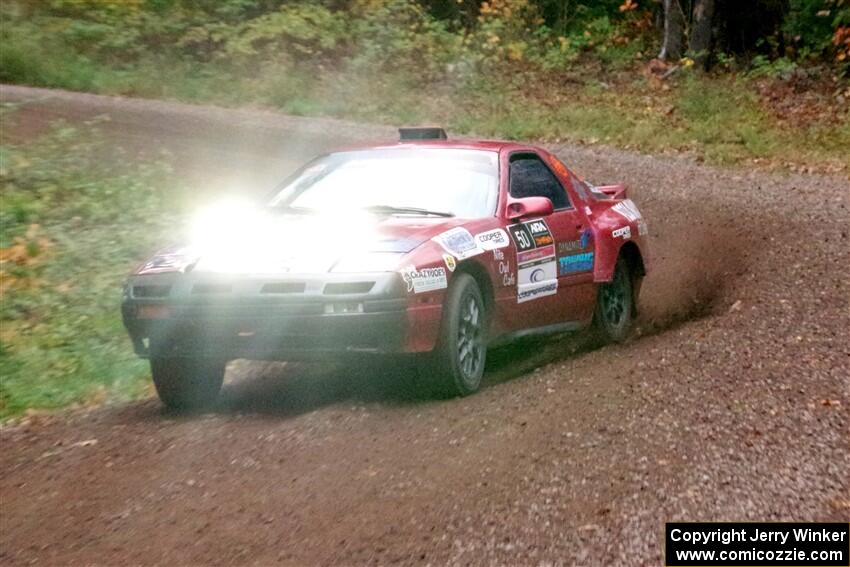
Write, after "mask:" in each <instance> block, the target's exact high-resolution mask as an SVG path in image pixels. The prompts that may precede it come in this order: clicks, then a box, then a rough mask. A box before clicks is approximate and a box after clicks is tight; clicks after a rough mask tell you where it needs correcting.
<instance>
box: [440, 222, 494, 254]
mask: <svg viewBox="0 0 850 567" xmlns="http://www.w3.org/2000/svg"><path fill="white" fill-rule="evenodd" d="M434 240H435V241H436V242H437V243H439V244H440V246H442V247H443V248H445V249H446V252H449V253H450V254H453V255H454V256H456V257H457V258H458V259H460V260H465V259H466V258H470V257H472V256H475V255H476V254H481V253H482V252H483V251H484V250H483V249H481V248H480V247H479V246H478V244H477V243H476V240H475V238H474V237H473V236H472V234H471V233H470V232H469V231H468V230H466V229H465V228H463V227H462V226H458V227H455V228H453V229H451V230H447V231H446V232H444V233H442V234H438V235H437V236H435V237H434Z"/></svg>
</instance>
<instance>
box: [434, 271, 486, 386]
mask: <svg viewBox="0 0 850 567" xmlns="http://www.w3.org/2000/svg"><path fill="white" fill-rule="evenodd" d="M487 322H488V317H487V309H486V305H485V304H484V298H483V296H482V295H481V290H480V289H479V287H478V283H476V281H475V278H473V277H472V276H470V275H469V274H463V273H461V274H457V275H456V276H455V277H454V278H453V281H452V285H451V287H450V288H449V291H448V294H447V296H446V301H445V303H444V304H443V319H442V322H441V324H440V337H439V339H438V341H437V348H436V349H435V350H434V351H433V352H432V353H430V355H429V357H428V360H427V364H426V365H425V368H424V370H425V372H426V373H427V374H426V375H425V376H422V377H423V378H424V379H425V380H426V381H427V383H428V384H429V385H430V386H431V389H432V391H433V393H434V394H436V395H437V396H440V397H455V396H468V395H469V394H472V393H474V392H476V391H477V390H478V388H479V386H480V385H481V377H482V376H483V375H484V364H485V362H486V360H487ZM420 375H421V372H420Z"/></svg>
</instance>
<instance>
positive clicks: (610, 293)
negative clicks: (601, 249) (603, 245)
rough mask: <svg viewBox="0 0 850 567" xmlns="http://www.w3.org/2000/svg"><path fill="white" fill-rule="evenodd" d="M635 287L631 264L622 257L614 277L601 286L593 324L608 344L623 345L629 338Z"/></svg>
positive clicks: (615, 268) (618, 261) (615, 269)
mask: <svg viewBox="0 0 850 567" xmlns="http://www.w3.org/2000/svg"><path fill="white" fill-rule="evenodd" d="M634 300H635V296H634V287H633V279H632V274H631V271H630V270H629V264H628V262H626V260H625V258H623V257H622V256H621V257H620V258H619V259H618V260H617V265H616V266H615V267H614V277H613V278H612V279H611V281H610V282H608V283H605V284H602V285H601V286H599V293H598V294H597V298H596V313H595V314H594V318H593V323H594V326H595V328H596V332H597V334H598V335H599V337H600V338H601V339H602V340H603V341H604V342H606V343H612V342H613V343H621V342H623V341H624V340H626V338H627V337H628V336H629V331H631V328H632V322H633V316H632V314H633V313H634Z"/></svg>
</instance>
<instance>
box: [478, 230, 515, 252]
mask: <svg viewBox="0 0 850 567" xmlns="http://www.w3.org/2000/svg"><path fill="white" fill-rule="evenodd" d="M475 241H476V243H477V244H478V246H480V247H481V248H483V249H484V250H495V249H497V248H504V247H506V246H507V245H508V244H510V241H509V240H508V233H507V232H505V231H504V230H502V229H501V228H496V229H493V230H488V231H487V232H482V233H479V234H476V235H475Z"/></svg>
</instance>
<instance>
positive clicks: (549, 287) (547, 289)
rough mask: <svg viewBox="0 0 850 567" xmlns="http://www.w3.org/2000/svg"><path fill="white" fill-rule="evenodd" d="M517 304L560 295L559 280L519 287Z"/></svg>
mask: <svg viewBox="0 0 850 567" xmlns="http://www.w3.org/2000/svg"><path fill="white" fill-rule="evenodd" d="M517 289H518V293H517V299H516V301H517V303H524V302H526V301H531V300H532V299H537V298H539V297H546V296H547V295H555V294H556V293H558V280H555V281H551V282H543V283H534V284H526V285H520V286H517Z"/></svg>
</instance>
